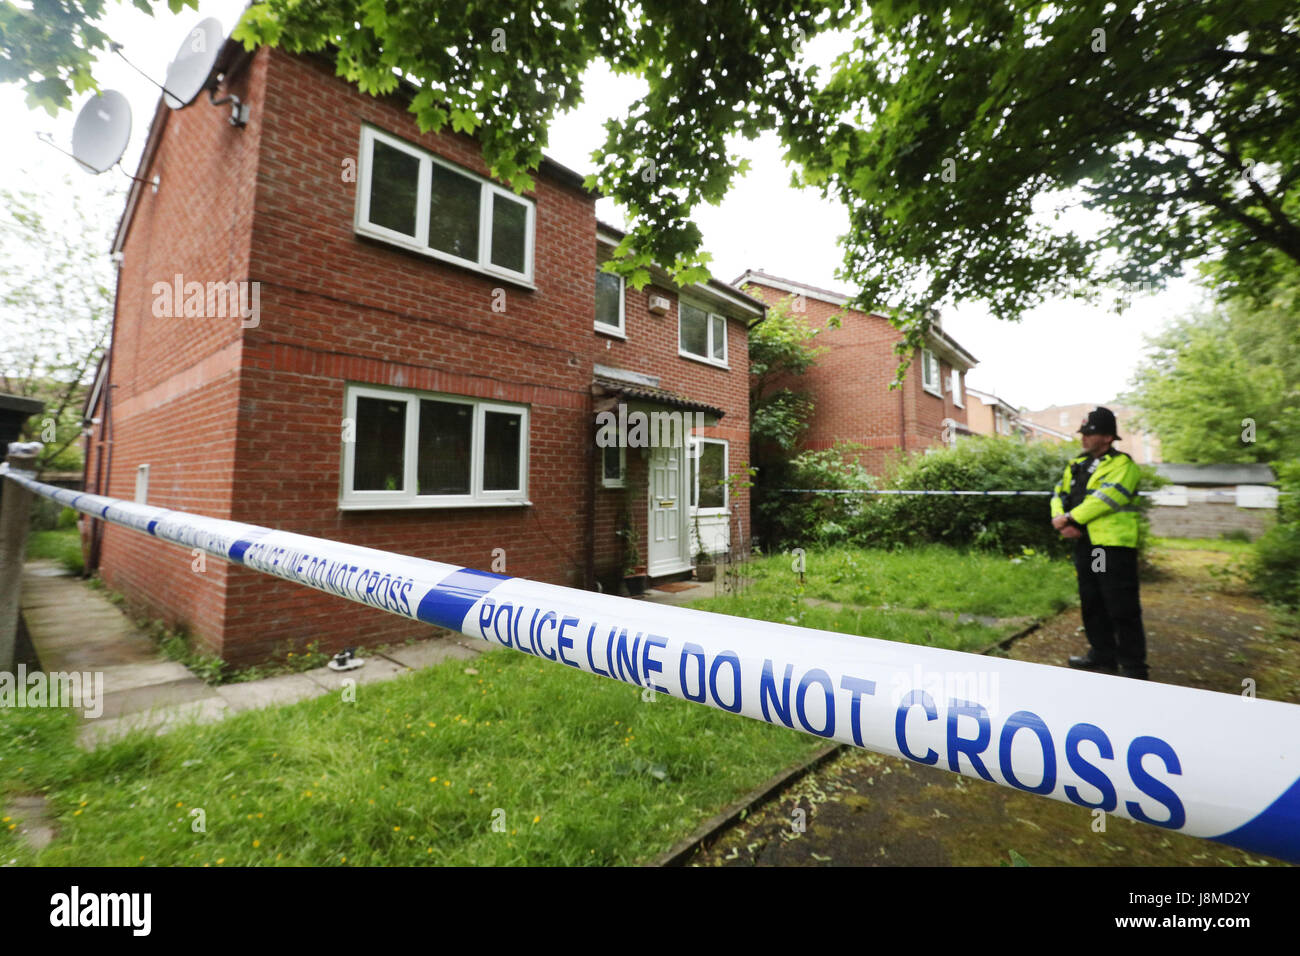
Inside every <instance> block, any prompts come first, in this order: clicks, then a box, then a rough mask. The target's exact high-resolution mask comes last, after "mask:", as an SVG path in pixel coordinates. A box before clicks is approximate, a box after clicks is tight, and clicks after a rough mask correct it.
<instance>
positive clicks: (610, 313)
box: [596, 271, 625, 335]
mask: <svg viewBox="0 0 1300 956" xmlns="http://www.w3.org/2000/svg"><path fill="white" fill-rule="evenodd" d="M596 331H597V332H608V333H609V334H611V335H624V334H625V332H624V329H623V277H622V276H618V275H614V274H613V273H612V272H600V271H597V272H596Z"/></svg>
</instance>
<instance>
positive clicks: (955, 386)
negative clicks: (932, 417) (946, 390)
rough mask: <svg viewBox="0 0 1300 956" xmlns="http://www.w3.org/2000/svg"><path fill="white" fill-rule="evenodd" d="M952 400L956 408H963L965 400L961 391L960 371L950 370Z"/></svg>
mask: <svg viewBox="0 0 1300 956" xmlns="http://www.w3.org/2000/svg"><path fill="white" fill-rule="evenodd" d="M952 401H953V404H954V405H956V406H957V407H958V408H965V407H966V401H965V397H964V396H963V395H962V391H961V372H959V371H958V370H957V369H953V370H952Z"/></svg>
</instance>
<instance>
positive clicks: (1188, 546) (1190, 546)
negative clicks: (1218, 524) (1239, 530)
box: [1151, 538, 1253, 555]
mask: <svg viewBox="0 0 1300 956" xmlns="http://www.w3.org/2000/svg"><path fill="white" fill-rule="evenodd" d="M1151 546H1152V547H1153V548H1163V549H1164V550H1166V551H1221V552H1223V553H1224V554H1235V555H1246V554H1250V553H1251V552H1252V549H1253V545H1252V544H1251V543H1250V542H1249V541H1238V540H1232V539H1228V538H1152V539H1151Z"/></svg>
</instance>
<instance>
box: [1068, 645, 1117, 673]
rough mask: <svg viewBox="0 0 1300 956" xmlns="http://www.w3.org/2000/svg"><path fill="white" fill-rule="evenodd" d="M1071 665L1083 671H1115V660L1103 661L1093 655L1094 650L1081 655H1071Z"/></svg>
mask: <svg viewBox="0 0 1300 956" xmlns="http://www.w3.org/2000/svg"><path fill="white" fill-rule="evenodd" d="M1069 663H1070V666H1071V667H1073V668H1075V669H1076V670H1081V671H1101V672H1103V673H1106V674H1113V673H1115V662H1114V661H1102V660H1098V659H1097V658H1095V657H1093V656H1092V651H1089V652H1088V653H1087V654H1084V655H1083V656H1081V657H1075V656H1071V657H1070V662H1069Z"/></svg>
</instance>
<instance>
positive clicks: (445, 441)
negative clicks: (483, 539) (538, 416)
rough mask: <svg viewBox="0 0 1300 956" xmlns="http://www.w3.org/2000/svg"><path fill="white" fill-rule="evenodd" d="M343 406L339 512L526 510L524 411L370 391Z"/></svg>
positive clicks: (355, 389) (357, 388) (359, 390)
mask: <svg viewBox="0 0 1300 956" xmlns="http://www.w3.org/2000/svg"><path fill="white" fill-rule="evenodd" d="M345 405H346V411H345V416H346V418H347V420H348V422H349V423H350V424H351V425H352V427H351V429H348V430H347V431H345V433H344V438H345V441H344V442H343V487H342V492H341V495H340V498H339V507H340V508H344V509H363V508H454V507H469V506H481V505H524V504H528V503H529V502H528V407H527V406H526V405H513V404H508V403H505V402H496V401H485V400H483V399H477V398H464V397H461V396H458V395H441V394H437V393H432V392H415V391H404V390H398V389H389V388H376V387H373V386H369V385H350V386H348V389H347V395H346V399H345ZM349 439H350V440H349Z"/></svg>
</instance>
